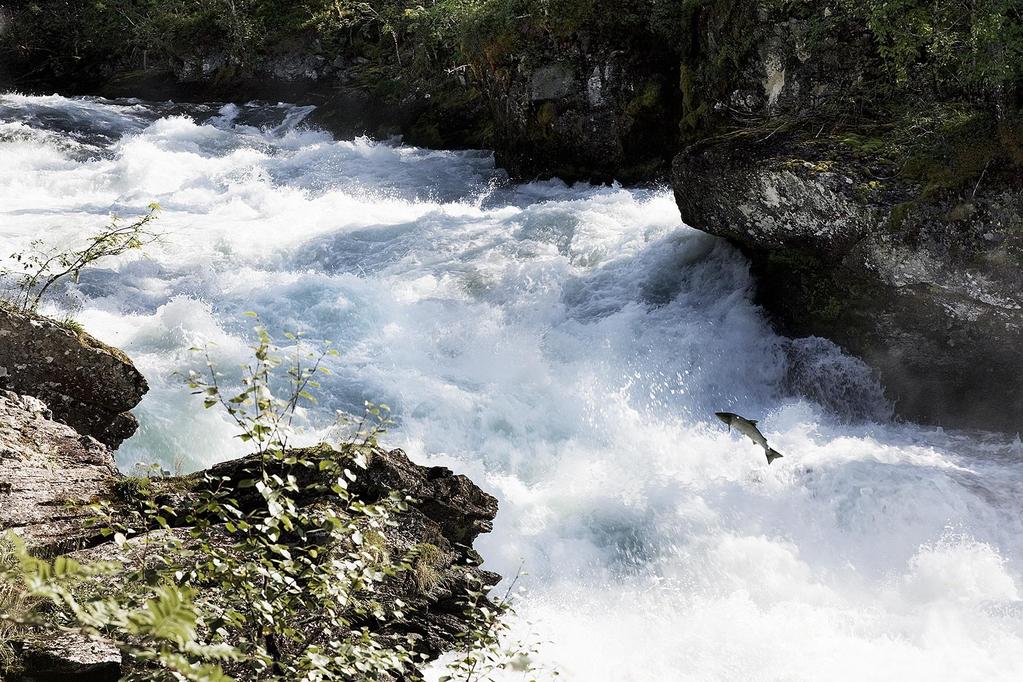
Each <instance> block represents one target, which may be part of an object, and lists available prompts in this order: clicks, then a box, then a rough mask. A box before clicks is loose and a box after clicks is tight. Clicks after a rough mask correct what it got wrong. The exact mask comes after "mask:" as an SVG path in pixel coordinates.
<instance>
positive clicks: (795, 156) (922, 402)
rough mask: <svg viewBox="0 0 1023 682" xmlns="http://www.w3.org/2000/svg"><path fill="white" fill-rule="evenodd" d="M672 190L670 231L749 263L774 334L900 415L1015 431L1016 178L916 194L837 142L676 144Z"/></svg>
mask: <svg viewBox="0 0 1023 682" xmlns="http://www.w3.org/2000/svg"><path fill="white" fill-rule="evenodd" d="M886 176H887V177H886ZM879 178H880V179H879ZM673 182H674V187H675V194H676V198H677V201H678V204H679V207H680V209H681V213H682V218H683V220H685V221H686V222H687V223H688V224H690V225H692V226H693V227H697V228H699V229H701V230H705V231H707V232H710V233H712V234H716V235H719V236H722V237H725V238H726V239H728V240H729V241H731V242H732V243H733V244H736V245H737V246H739V247H740V248H741V249H742V250H743V251H744V253H746V254H747V255H748V256H749V258H750V259H751V261H752V266H753V269H754V271H755V274H756V275H757V287H758V299H759V301H760V302H761V303H762V304H763V305H764V306H765V308H766V309H767V310H768V312H769V314H770V315H771V316H772V318H773V319H774V320H775V321H776V322H777V324H778V326H779V327H780V329H781V331H783V332H785V333H787V334H790V335H811V334H812V335H820V336H825V337H827V338H829V339H831V340H833V341H835V342H836V343H838V344H840V345H841V346H843V347H845V348H846V349H847V350H849V351H851V352H852V353H854V354H856V355H858V356H859V357H861V358H862V359H863V360H865V361H866V362H867V363H868V364H869V365H871V366H872V367H874V368H876V369H877V370H878V371H879V372H880V376H881V379H882V381H883V383H884V384H885V387H886V392H887V393H888V396H889V397H890V398H891V399H892V400H893V401H894V402H895V405H896V410H897V412H898V413H899V414H900V415H902V416H904V417H907V418H910V419H913V420H918V421H922V422H927V423H933V424H942V425H947V426H955V427H978V428H990V429H1003V430H1006V431H1009V432H1010V433H1012V432H1015V431H1017V430H1019V428H1020V424H1021V423H1023V364H1021V363H1020V361H1019V349H1020V348H1021V347H1023V270H1021V265H1023V178H1021V177H1019V175H1018V174H1013V173H1011V172H1003V173H998V172H996V169H995V168H994V167H992V168H991V169H990V171H989V172H988V173H987V174H986V175H985V177H984V178H983V181H982V182H978V183H976V184H971V185H970V186H966V187H963V188H961V189H959V190H956V191H951V190H950V191H945V192H941V193H939V194H937V195H934V196H927V197H926V198H925V197H924V196H923V188H922V187H921V186H920V185H919V184H918V183H915V182H912V181H910V180H907V179H905V178H900V177H893V175H892V173H891V172H888V173H883V172H881V170H880V169H878V168H877V167H875V166H874V165H873V164H872V163H870V162H866V163H865V162H863V161H861V160H860V159H857V158H856V157H855V156H854V155H853V154H851V153H850V151H849V149H848V147H847V146H845V145H843V144H842V143H841V142H838V141H835V140H828V139H825V138H818V139H812V136H811V139H806V138H803V139H796V138H792V139H785V138H783V136H780V135H779V136H775V137H774V138H772V139H770V140H762V139H761V140H760V141H746V142H741V141H735V140H732V141H728V142H721V141H719V142H716V143H708V144H703V145H699V146H695V147H693V148H690V149H689V150H687V151H686V152H684V153H682V154H680V155H679V156H678V157H677V159H676V161H675V166H674V180H673Z"/></svg>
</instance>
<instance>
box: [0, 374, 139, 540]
mask: <svg viewBox="0 0 1023 682" xmlns="http://www.w3.org/2000/svg"><path fill="white" fill-rule="evenodd" d="M118 478H119V474H118V472H117V467H116V466H115V464H114V458H113V456H112V455H111V454H110V451H109V450H108V449H107V448H106V447H105V446H104V445H102V444H101V443H98V442H97V441H96V440H94V439H93V438H90V437H89V436H82V435H80V434H78V433H76V432H75V431H74V430H73V429H71V428H70V427H68V426H66V425H64V424H59V423H57V422H55V421H53V420H52V419H50V414H49V411H48V410H47V408H46V406H45V405H43V404H42V403H41V402H40V401H39V400H37V399H36V398H31V397H28V396H19V395H17V394H14V393H11V392H9V391H2V392H0V535H2V534H3V533H4V532H5V531H8V530H13V531H14V532H16V533H18V534H19V535H21V536H22V537H23V538H24V539H25V540H26V542H27V543H28V545H29V547H30V548H32V549H33V550H34V551H36V552H39V553H41V554H44V555H53V554H58V553H63V552H68V551H71V550H75V549H78V548H80V547H84V546H87V545H90V544H93V543H95V542H98V541H99V540H100V539H101V538H100V535H99V532H98V530H97V529H96V528H95V527H93V526H92V525H91V523H90V522H91V520H92V518H93V516H92V514H90V512H89V511H88V509H86V508H85V506H86V505H88V504H89V503H90V502H93V501H95V500H97V499H102V498H108V497H110V496H111V494H112V491H113V489H114V485H115V483H116V481H117V480H118Z"/></svg>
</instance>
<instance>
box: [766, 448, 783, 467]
mask: <svg viewBox="0 0 1023 682" xmlns="http://www.w3.org/2000/svg"><path fill="white" fill-rule="evenodd" d="M765 454H766V455H767V463H768V464H770V463H771V462H773V461H774V460H776V459H778V458H779V457H781V456H782V454H781V453H780V452H778V451H777V450H775V449H774V448H766V450H765Z"/></svg>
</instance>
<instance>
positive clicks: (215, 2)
mask: <svg viewBox="0 0 1023 682" xmlns="http://www.w3.org/2000/svg"><path fill="white" fill-rule="evenodd" d="M8 12H10V13H11V17H12V20H11V21H10V22H9V27H8V28H7V32H8V34H9V35H8V38H7V39H6V40H5V41H4V42H3V45H4V47H3V48H2V49H3V52H4V56H5V58H6V61H7V62H8V63H13V64H15V67H13V69H12V70H13V71H14V72H15V73H16V74H17V75H18V80H17V81H16V82H17V83H19V84H23V85H24V86H25V87H30V86H31V84H32V83H33V82H36V83H38V82H44V83H57V84H60V83H64V84H65V85H69V84H73V87H75V88H77V89H79V90H82V89H85V90H97V89H103V90H105V91H107V92H117V93H123V94H139V93H140V92H141V93H142V94H145V92H144V90H145V89H146V88H147V87H152V85H153V83H154V82H161V83H165V82H166V79H165V77H166V76H167V75H169V74H173V78H174V79H177V80H178V81H179V82H181V81H183V82H187V83H191V84H193V86H195V85H197V84H198V85H201V87H202V88H203V89H205V92H209V91H210V90H212V92H214V93H216V94H219V95H221V96H223V97H235V98H239V99H244V98H246V97H251V96H258V95H259V94H260V93H263V94H267V95H269V94H272V87H270V86H269V85H268V82H270V81H275V80H276V81H279V82H281V83H287V84H288V85H289V87H290V88H291V89H290V90H289V89H287V88H282V94H286V95H287V94H290V95H293V96H296V97H299V98H301V94H302V93H303V92H304V93H306V94H307V95H308V96H309V97H311V98H312V99H314V100H316V101H319V102H322V101H324V100H325V99H326V101H327V102H328V103H330V102H333V103H334V104H335V105H336V106H335V107H334V108H333V109H334V110H333V111H331V107H330V106H327V107H325V108H324V110H323V111H322V112H321V115H322V120H323V121H325V122H327V123H331V124H334V125H335V126H336V127H338V128H346V127H352V126H358V125H363V126H364V127H366V128H367V129H368V130H369V131H370V132H377V133H381V134H385V133H389V132H398V131H400V132H404V133H405V134H407V135H410V136H411V139H413V140H414V141H418V142H420V143H422V144H429V145H432V146H459V145H466V144H471V145H485V146H492V147H497V148H499V149H500V148H502V147H509V148H510V147H513V146H518V147H523V148H525V151H524V152H523V154H524V155H525V157H526V158H524V159H522V160H520V161H516V160H514V159H513V160H512V161H511V163H510V165H511V166H512V167H513V170H521V171H522V173H524V174H529V173H531V172H545V171H548V172H549V171H552V170H561V171H563V172H564V174H565V175H568V176H574V177H585V176H587V175H595V176H597V177H599V176H601V175H602V169H599V168H592V167H593V166H598V165H599V161H598V160H599V159H600V158H601V157H602V156H606V155H607V154H608V150H607V149H597V150H594V153H593V154H591V155H589V156H587V154H586V153H584V152H580V149H579V148H580V146H582V143H583V141H582V140H580V141H579V143H578V144H573V143H566V142H565V140H564V138H566V137H572V136H573V135H575V136H578V137H585V135H586V130H587V129H588V128H587V122H589V124H590V126H589V127H590V128H592V127H593V126H598V127H600V126H603V127H605V128H609V129H611V130H612V132H611V133H610V135H612V136H613V138H614V139H613V140H612V143H613V144H612V147H614V148H613V149H611V152H610V153H611V155H612V156H613V157H614V158H615V159H616V162H618V164H619V166H620V167H621V168H623V169H624V170H626V171H627V175H629V177H630V178H631V179H643V178H644V177H648V178H649V177H653V176H655V175H656V174H657V173H658V171H659V169H662V168H663V167H664V162H665V161H666V160H667V159H668V158H669V157H670V155H671V154H672V153H674V152H675V151H677V150H679V149H681V148H682V147H684V146H685V145H687V144H689V143H691V142H693V141H696V140H699V139H703V138H706V137H708V136H710V135H713V134H716V133H721V132H724V131H728V130H733V129H735V128H737V127H738V128H750V127H753V128H755V127H756V126H757V125H758V124H759V123H760V122H762V121H763V120H764V119H765V118H766V117H767V116H768V115H770V116H772V117H776V116H783V117H788V118H789V119H791V120H790V122H789V126H788V127H789V128H802V129H805V130H808V131H812V132H813V134H815V135H817V136H820V135H821V134H826V133H829V132H830V133H834V134H835V135H838V136H840V137H841V138H842V139H845V140H848V141H849V143H850V145H851V146H853V147H854V148H855V149H857V150H858V151H864V152H866V153H869V154H876V155H878V156H879V157H880V158H891V159H894V160H896V163H897V164H898V165H899V166H900V168H899V170H900V171H901V172H904V173H906V174H907V175H908V176H910V177H913V178H919V179H921V180H922V181H923V183H924V184H925V185H926V186H927V187H928V188H929V189H942V188H947V187H954V186H959V185H962V184H966V183H969V182H970V181H971V180H974V179H975V178H977V177H978V176H979V175H980V174H981V173H982V172H983V171H984V170H985V169H987V168H988V167H989V166H990V165H992V164H995V165H998V164H1000V163H1003V162H1009V163H1011V164H1014V165H1018V164H1019V163H1020V160H1021V158H1023V151H1021V143H1020V140H1021V139H1023V135H1021V132H1020V131H1021V124H1020V120H1021V119H1020V114H1019V111H1020V96H1021V94H1020V93H1021V89H1020V81H1021V78H1023V17H1021V12H1023V9H1021V8H1020V5H1019V3H1018V2H1016V1H1015V0H968V1H965V2H964V1H962V0H936V1H934V0H927V1H925V0H897V1H891V0H866V1H863V2H860V1H858V0H831V1H830V2H816V1H811V0H759V1H757V2H739V1H737V0H617V1H614V2H612V1H611V0H436V1H435V2H423V3H419V2H415V1H413V0H369V1H368V2H356V1H354V0H298V1H295V2H292V1H289V0H85V1H83V2H74V3H72V2H65V1H64V0H36V2H29V3H23V4H21V3H19V4H11V5H9V6H8ZM115 36H116V39H115V38H114V37H115ZM773 48H777V49H776V50H775V53H774V54H769V53H770V52H771V50H772V49H773ZM772 59H774V60H775V61H776V62H777V64H778V65H779V66H781V67H784V68H785V70H786V74H787V83H786V84H785V87H786V90H785V91H784V93H783V94H782V96H781V98H780V99H778V100H777V101H767V99H766V97H765V93H764V92H763V87H765V83H764V66H765V64H768V62H771V60H772ZM552 63H556V64H559V65H562V66H564V67H565V68H566V69H567V71H569V72H573V74H572V77H573V78H574V79H575V81H576V83H575V85H574V86H571V87H569V86H566V88H565V92H560V93H557V94H556V95H552V96H550V97H548V96H546V95H542V94H541V95H537V94H536V92H535V90H536V80H535V79H534V80H533V81H529V80H528V75H529V74H530V73H533V72H535V70H536V69H540V68H543V67H544V66H547V65H550V64H552ZM594 68H597V69H604V70H605V73H609V72H610V71H614V70H615V69H618V70H620V71H622V75H621V78H620V79H619V80H621V81H622V83H623V85H622V87H621V88H619V90H621V92H617V91H616V94H614V95H613V96H612V97H611V98H610V100H609V101H607V102H601V103H600V104H594V103H593V102H592V101H591V102H586V101H585V98H586V92H585V88H586V81H587V78H589V77H590V74H589V71H590V70H592V69H594ZM523 74H526V78H527V80H525V81H523V78H524V76H523ZM296 81H307V83H306V85H305V86H302V88H299V89H296V86H295V83H296ZM520 81H522V83H520ZM523 83H524V84H523ZM311 84H314V85H312V89H309V86H310V85H311ZM793 84H797V87H796V88H793V87H792V85H793ZM519 85H521V87H518V86H519ZM555 85H557V83H555ZM751 86H753V87H752V88H751ZM351 88H354V89H355V91H357V94H356V95H353V94H352V91H351ZM530 89H532V90H531V92H532V95H530V94H528V93H527V91H530ZM756 90H760V91H759V92H756ZM339 91H340V92H341V94H340V95H339V94H338V92H339ZM313 92H315V93H316V94H315V96H313V95H311V94H310V93H313ZM524 93H525V94H524ZM331 98H333V99H331ZM413 100H415V101H416V103H415V104H412V103H411V102H412V101H413ZM425 100H429V101H425ZM606 108H610V109H612V110H613V114H614V115H613V116H612V117H610V118H601V116H600V115H599V111H598V112H597V113H596V114H595V113H594V111H595V110H603V109H606ZM353 112H354V113H353ZM573 116H575V117H576V118H575V119H573V118H572V117H573ZM353 117H355V118H358V119H360V120H359V121H354V120H353ZM576 119H578V120H576ZM367 121H368V123H367ZM566 121H567V123H566ZM850 131H852V132H850ZM977 142H981V144H977ZM594 145H596V143H594ZM545 150H546V153H548V154H550V155H554V156H557V157H564V159H563V162H557V163H555V164H554V165H553V166H550V165H549V164H546V165H545V163H544V162H543V160H542V159H540V158H539V157H542V156H544V154H545ZM591 157H592V158H591ZM626 167H627V168H626ZM591 171H593V172H591Z"/></svg>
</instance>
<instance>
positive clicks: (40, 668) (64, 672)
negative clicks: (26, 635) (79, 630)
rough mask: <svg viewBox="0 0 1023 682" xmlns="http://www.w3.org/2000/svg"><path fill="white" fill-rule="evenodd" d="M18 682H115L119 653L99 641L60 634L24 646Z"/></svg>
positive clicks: (118, 672) (114, 648)
mask: <svg viewBox="0 0 1023 682" xmlns="http://www.w3.org/2000/svg"><path fill="white" fill-rule="evenodd" d="M20 659H21V665H22V667H23V669H24V671H25V674H24V675H23V676H22V677H21V682H117V680H119V679H121V652H120V651H119V650H118V649H117V647H115V646H113V645H111V644H110V643H109V642H106V641H104V640H101V639H90V638H87V637H84V636H82V635H75V634H70V633H62V634H58V635H55V636H51V637H47V638H45V639H40V640H39V641H33V642H29V643H27V644H26V646H25V649H24V651H23V652H22V654H21V656H20Z"/></svg>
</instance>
